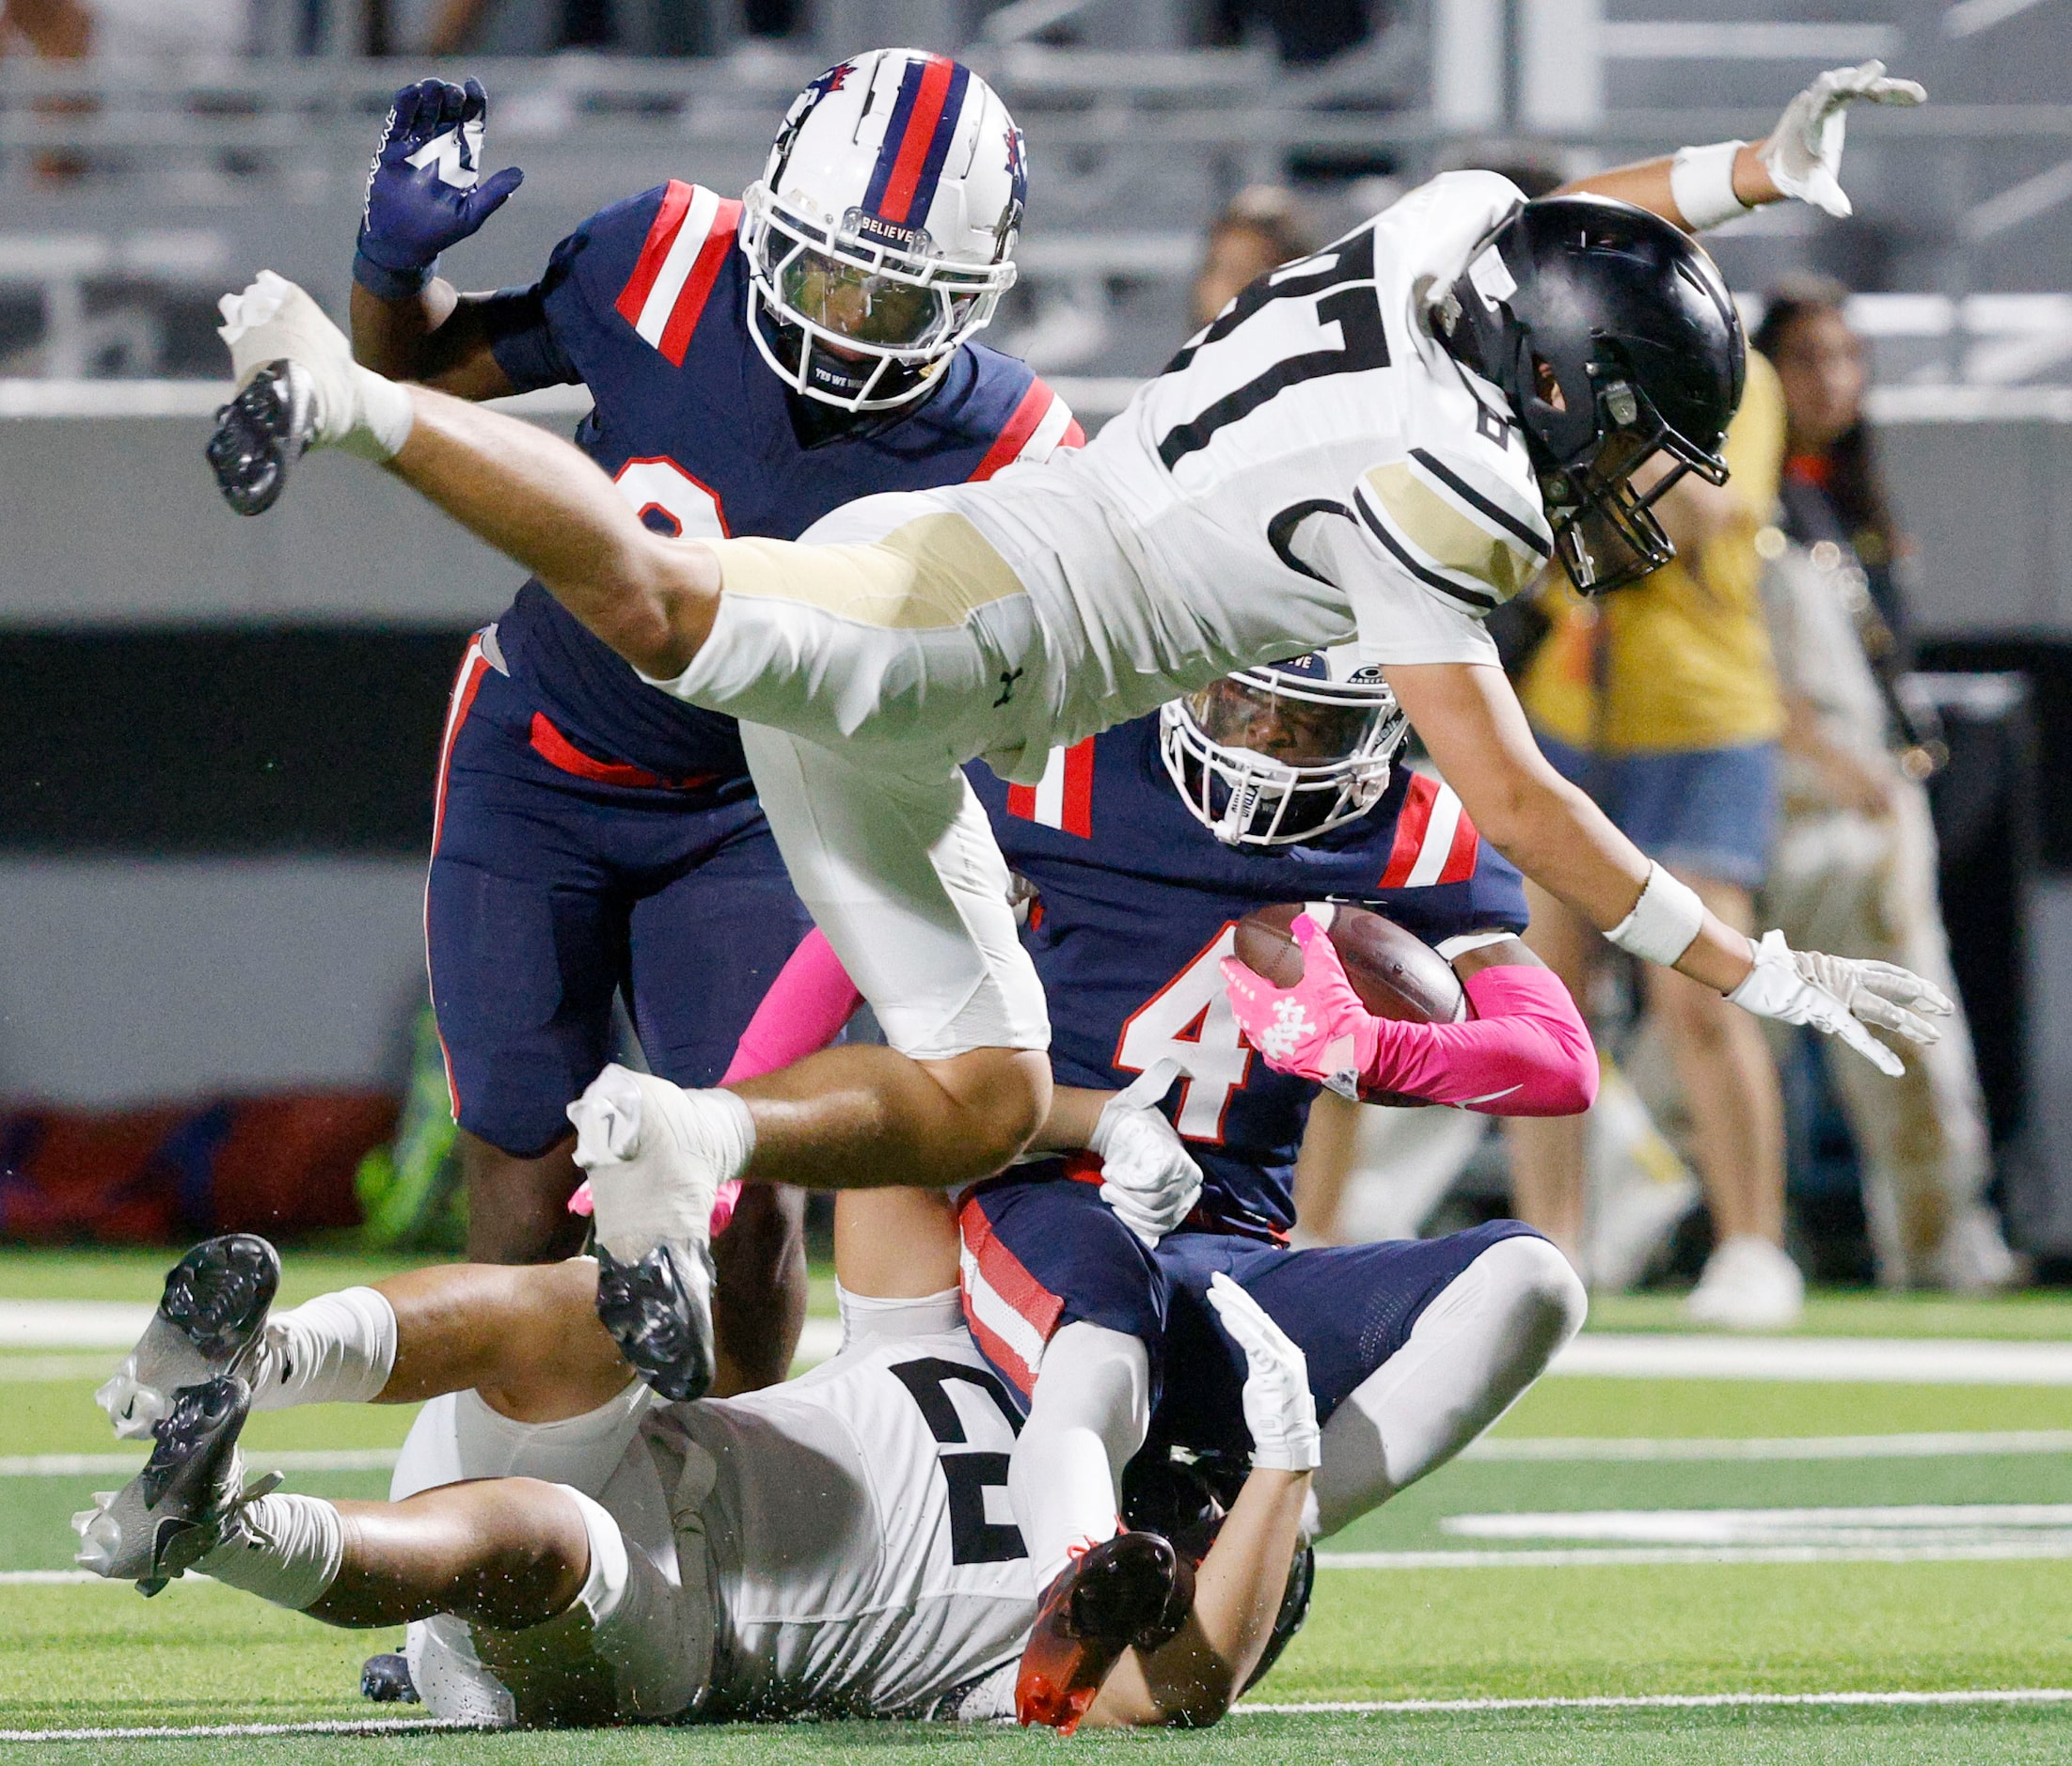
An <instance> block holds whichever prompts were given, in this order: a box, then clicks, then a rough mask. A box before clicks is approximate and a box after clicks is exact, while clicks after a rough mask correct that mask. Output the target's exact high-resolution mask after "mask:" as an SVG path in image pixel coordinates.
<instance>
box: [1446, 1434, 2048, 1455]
mask: <svg viewBox="0 0 2072 1766" xmlns="http://www.w3.org/2000/svg"><path fill="white" fill-rule="evenodd" d="M2028 1453H2072V1428H2016V1429H2004V1430H2001V1431H2000V1432H1998V1433H1995V1432H1992V1431H1987V1430H1981V1431H1979V1432H1977V1433H1974V1434H1946V1435H1805V1436H1796V1437H1794V1436H1784V1437H1780V1438H1777V1439H1771V1440H1760V1439H1750V1440H1748V1441H1735V1440H1732V1439H1731V1438H1730V1439H1725V1440H1721V1439H1716V1438H1711V1437H1703V1436H1693V1437H1690V1438H1688V1439H1680V1438H1674V1437H1672V1438H1669V1439H1650V1438H1647V1437H1643V1436H1635V1437H1631V1438H1621V1437H1610V1438H1602V1439H1601V1438H1597V1437H1590V1436H1561V1435H1546V1436H1529V1435H1522V1436H1513V1437H1509V1438H1507V1437H1503V1436H1496V1437H1485V1438H1484V1439H1483V1440H1481V1441H1479V1442H1476V1443H1474V1444H1473V1445H1472V1446H1470V1447H1469V1448H1468V1449H1467V1451H1466V1452H1464V1453H1463V1454H1462V1455H1461V1458H1462V1459H1487V1460H1493V1461H1509V1462H1511V1463H1514V1464H1515V1463H1525V1462H1534V1463H1540V1462H1545V1461H1550V1460H1551V1461H1556V1462H1559V1461H1563V1460H1574V1461H1577V1462H1581V1461H1587V1460H1611V1461H1620V1462H1625V1463H1631V1464H1646V1463H1650V1462H1654V1461H1675V1460H1693V1459H1938V1458H1942V1457H1950V1458H1956V1457H1959V1456H1964V1455H1985V1454H2028Z"/></svg>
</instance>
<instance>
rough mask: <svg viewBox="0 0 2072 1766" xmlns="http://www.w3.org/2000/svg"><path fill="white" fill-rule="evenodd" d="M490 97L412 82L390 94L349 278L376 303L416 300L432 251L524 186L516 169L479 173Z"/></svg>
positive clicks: (438, 83)
mask: <svg viewBox="0 0 2072 1766" xmlns="http://www.w3.org/2000/svg"><path fill="white" fill-rule="evenodd" d="M488 113H489V95H488V94H487V93H486V92H484V91H483V90H482V83H481V82H480V81H477V80H470V81H468V82H467V85H466V86H465V87H460V86H454V85H452V84H451V82H449V81H446V80H419V82H418V83H417V85H415V86H406V87H403V90H402V91H400V92H398V93H397V94H396V102H395V103H394V104H393V105H392V106H390V108H389V112H388V121H387V122H386V123H384V124H383V125H382V135H381V145H380V146H379V147H378V148H377V149H375V150H374V158H373V163H372V165H371V166H369V167H368V168H367V201H366V205H365V207H364V208H363V209H362V210H361V213H360V226H359V250H358V252H357V253H356V255H355V257H354V259H353V279H354V280H355V281H356V282H357V283H359V285H360V286H361V287H362V288H364V289H366V290H367V291H368V292H370V293H372V294H376V295H378V296H380V297H381V298H382V299H383V300H400V299H403V298H404V297H405V296H407V295H411V294H415V293H416V292H418V291H419V289H421V288H423V287H424V285H425V283H427V282H428V281H430V280H431V278H432V266H433V265H434V264H435V263H436V262H437V261H438V256H439V253H440V252H442V251H444V250H445V249H446V248H447V247H448V246H449V245H452V244H459V242H460V241H462V240H464V239H466V238H467V236H468V235H469V234H470V233H472V232H474V230H475V229H477V228H479V227H480V226H481V225H482V223H483V222H484V221H486V220H487V219H488V218H489V217H490V216H491V215H492V214H494V213H496V212H497V211H498V209H500V208H501V207H503V205H504V203H505V201H506V200H507V199H508V198H509V197H510V195H511V193H512V192H513V191H514V190H515V189H516V188H517V187H518V186H519V185H520V184H521V183H523V182H524V181H525V174H524V173H523V172H521V171H520V170H519V169H518V168H517V167H516V166H506V167H505V168H504V169H503V170H502V171H500V172H498V174H497V175H496V176H495V177H494V178H490V179H487V180H484V179H483V178H482V125H483V122H484V120H485V119H486V118H487V116H488Z"/></svg>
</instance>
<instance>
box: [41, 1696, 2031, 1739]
mask: <svg viewBox="0 0 2072 1766" xmlns="http://www.w3.org/2000/svg"><path fill="white" fill-rule="evenodd" d="M2064 1704H2072V1687H2055V1686H2022V1687H2010V1688H2008V1689H2007V1690H2005V1691H1980V1692H1970V1691H1964V1692H1947V1693H1654V1694H1640V1695H1633V1696H1627V1697H1605V1698H1373V1699H1335V1700H1328V1701H1325V1700H1320V1701H1318V1702H1317V1703H1315V1704H1266V1703H1260V1704H1254V1703H1251V1702H1249V1701H1247V1702H1246V1703H1244V1704H1242V1705H1239V1706H1237V1707H1236V1708H1235V1710H1234V1711H1232V1713H1231V1714H1232V1715H1234V1716H1257V1717H1326V1716H1360V1717H1367V1716H1373V1717H1424V1716H1447V1715H1453V1714H1471V1713H1476V1712H1482V1711H1495V1712H1504V1711H1716V1710H1721V1709H1726V1710H1732V1709H1735V1708H1737V1707H1744V1706H1751V1705H1753V1706H1785V1707H1789V1706H1795V1705H1797V1706H1823V1705H1826V1706H1834V1705H1843V1706H1849V1705H1871V1706H1877V1705H1889V1706H1898V1707H1902V1708H1907V1707H1920V1706H1935V1705H1957V1706H1965V1705H2064ZM471 1727H476V1726H473V1725H469V1724H460V1723H448V1722H445V1721H443V1720H441V1719H440V1718H437V1717H388V1718H374V1719H370V1720H366V1721H361V1722H352V1723H338V1722H331V1723H212V1724H205V1725H202V1724H198V1725H196V1726H194V1727H189V1728H182V1727H178V1726H175V1725H171V1724H157V1725H152V1726H150V1727H145V1726H142V1725H139V1726H137V1727H134V1728H98V1729H0V1742H155V1741H200V1740H211V1739H220V1740H225V1741H229V1740H233V1739H243V1738H245V1737H265V1736H287V1735H385V1734H388V1733H390V1732H392V1731H411V1730H425V1729H466V1728H471Z"/></svg>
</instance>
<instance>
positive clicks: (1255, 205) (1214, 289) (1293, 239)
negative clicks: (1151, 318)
mask: <svg viewBox="0 0 2072 1766" xmlns="http://www.w3.org/2000/svg"><path fill="white" fill-rule="evenodd" d="M1316 248H1317V241H1316V236H1315V233H1314V232H1313V230H1312V224H1311V222H1310V219H1309V217H1308V215H1307V214H1306V213H1305V212H1304V209H1303V206H1302V203H1301V202H1300V201H1299V200H1298V199H1297V198H1296V196H1295V193H1294V192H1293V191H1292V190H1287V189H1284V188H1283V187H1282V186H1280V185H1279V184H1247V185H1246V186H1245V187H1244V188H1243V189H1242V190H1241V191H1239V192H1238V194H1237V195H1236V196H1235V197H1232V198H1231V199H1230V205H1229V207H1228V208H1226V209H1225V210H1224V212H1223V213H1221V214H1219V215H1217V216H1216V218H1215V219H1214V220H1213V221H1211V222H1210V224H1209V238H1208V242H1207V244H1205V245H1204V247H1203V251H1202V263H1201V268H1200V269H1199V270H1198V271H1196V272H1195V273H1194V295H1193V310H1194V324H1195V326H1196V328H1197V329H1198V328H1199V327H1201V326H1202V325H1205V324H1207V323H1209V322H1210V320H1211V319H1213V318H1214V317H1215V316H1216V315H1217V314H1218V313H1220V312H1221V311H1223V309H1224V307H1226V305H1227V304H1228V303H1229V301H1230V299H1231V297H1232V296H1233V295H1235V294H1236V293H1237V292H1239V291H1240V290H1241V289H1242V288H1243V287H1245V285H1246V284H1247V283H1250V282H1252V281H1254V280H1256V279H1257V278H1258V277H1259V276H1264V275H1265V274H1266V273H1267V272H1268V271H1269V270H1274V269H1278V268H1279V267H1280V266H1281V265H1282V264H1284V263H1286V262H1287V261H1288V260H1289V259H1290V258H1303V257H1306V256H1308V254H1309V253H1310V252H1312V251H1314V250H1316Z"/></svg>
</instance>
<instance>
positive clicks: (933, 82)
mask: <svg viewBox="0 0 2072 1766" xmlns="http://www.w3.org/2000/svg"><path fill="white" fill-rule="evenodd" d="M955 70H956V63H954V62H952V61H949V60H947V59H946V58H945V57H943V56H941V55H930V56H929V57H928V65H927V68H926V71H925V72H923V74H922V76H921V90H920V91H919V92H918V93H917V94H916V95H915V97H914V105H913V109H912V110H910V111H909V112H908V113H907V133H906V134H904V135H903V136H902V137H901V138H900V142H899V157H898V158H897V159H896V160H894V162H893V170H892V177H891V178H890V179H888V180H887V181H886V183H885V197H884V201H883V203H882V204H881V205H880V207H879V211H878V213H879V217H880V218H881V219H883V220H887V221H890V222H892V223H893V224H894V226H897V227H906V226H909V225H910V224H911V219H910V216H909V213H908V211H909V209H911V208H912V207H913V198H914V193H915V191H917V190H918V189H919V188H920V187H921V173H922V169H923V167H924V166H926V164H927V160H928V144H929V142H930V141H932V140H933V139H934V138H935V129H936V124H938V123H939V122H941V120H942V106H943V104H944V103H945V102H947V100H948V98H949V96H950V75H951V74H952V73H953V72H954V71H955Z"/></svg>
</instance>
